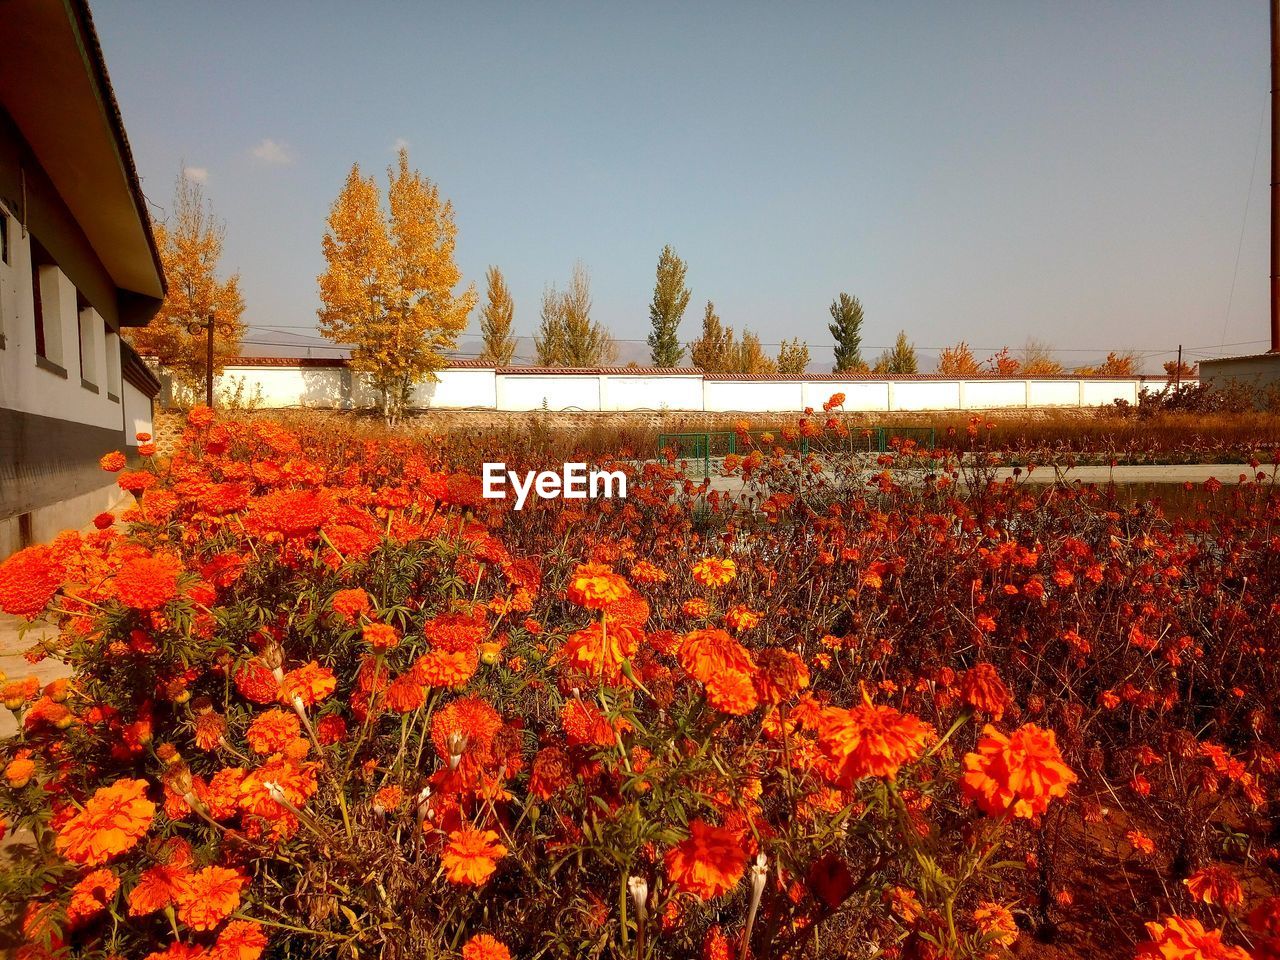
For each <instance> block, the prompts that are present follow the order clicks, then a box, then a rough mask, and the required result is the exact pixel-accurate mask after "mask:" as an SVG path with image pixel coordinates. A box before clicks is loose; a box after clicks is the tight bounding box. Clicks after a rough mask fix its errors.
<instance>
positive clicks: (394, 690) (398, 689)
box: [383, 669, 427, 713]
mask: <svg viewBox="0 0 1280 960" xmlns="http://www.w3.org/2000/svg"><path fill="white" fill-rule="evenodd" d="M383 696H384V698H385V701H386V704H387V709H389V710H394V711H395V712H396V713H413V711H415V710H417V709H418V708H419V707H420V706H422V705H423V704H424V703H426V702H427V685H426V682H425V681H424V680H423V679H422V677H421V676H420V675H419V674H418V672H417V671H416V670H413V669H410V670H406V671H405V672H404V673H402V674H401V675H400V676H398V677H396V678H395V679H394V680H392V681H391V683H389V684H388V685H387V689H386V692H385V693H384V694H383Z"/></svg>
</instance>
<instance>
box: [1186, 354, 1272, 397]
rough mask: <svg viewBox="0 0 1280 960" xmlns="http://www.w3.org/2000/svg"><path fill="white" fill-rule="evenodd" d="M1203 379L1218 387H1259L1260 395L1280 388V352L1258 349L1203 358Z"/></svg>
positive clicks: (1254, 388)
mask: <svg viewBox="0 0 1280 960" xmlns="http://www.w3.org/2000/svg"><path fill="white" fill-rule="evenodd" d="M1200 382H1201V383H1206V384H1208V385H1209V386H1211V387H1213V388H1214V389H1215V390H1222V389H1227V388H1229V387H1231V386H1232V385H1235V386H1237V387H1247V388H1248V389H1250V390H1253V391H1255V392H1256V393H1257V394H1258V395H1259V397H1260V398H1261V396H1262V395H1264V394H1266V393H1268V392H1280V353H1255V354H1252V355H1249V356H1243V357H1218V358H1217V359H1216V360H1201V361H1200Z"/></svg>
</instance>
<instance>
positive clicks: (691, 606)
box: [680, 597, 711, 618]
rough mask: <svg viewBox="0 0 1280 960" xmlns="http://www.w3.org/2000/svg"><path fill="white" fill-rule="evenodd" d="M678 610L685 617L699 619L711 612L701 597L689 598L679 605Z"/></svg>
mask: <svg viewBox="0 0 1280 960" xmlns="http://www.w3.org/2000/svg"><path fill="white" fill-rule="evenodd" d="M680 609H681V611H683V613H684V615H685V616H686V617H694V618H701V617H705V616H706V615H707V614H709V613H710V612H711V604H709V603H707V601H706V600H704V599H702V597H690V598H689V599H688V600H686V601H685V602H684V603H682V604H680Z"/></svg>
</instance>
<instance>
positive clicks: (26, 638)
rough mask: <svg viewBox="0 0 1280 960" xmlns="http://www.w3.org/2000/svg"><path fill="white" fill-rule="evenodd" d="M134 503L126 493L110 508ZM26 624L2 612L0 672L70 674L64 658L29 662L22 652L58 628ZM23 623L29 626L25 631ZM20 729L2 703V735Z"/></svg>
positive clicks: (47, 676) (12, 675)
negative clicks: (63, 660)
mask: <svg viewBox="0 0 1280 960" xmlns="http://www.w3.org/2000/svg"><path fill="white" fill-rule="evenodd" d="M132 505H133V497H132V496H130V495H129V494H127V493H126V494H124V495H122V496H121V497H120V499H119V500H117V501H116V503H115V506H113V507H112V508H111V512H112V513H114V514H115V515H116V516H117V517H118V516H120V514H122V513H124V511H125V510H127V509H128V508H129V507H130V506H132ZM92 529H93V527H92V525H90V526H87V527H85V528H84V529H83V530H82V531H81V532H83V533H88V532H89V531H91V530H92ZM26 624H27V621H25V620H23V619H21V618H20V617H14V616H10V615H9V614H7V613H0V672H3V673H4V674H5V675H7V676H8V678H9V680H21V679H22V678H23V677H29V676H31V675H32V674H35V675H36V676H37V677H39V678H40V683H41V684H46V683H48V682H49V681H50V680H56V679H58V678H59V677H65V676H69V675H70V673H71V669H70V668H69V667H68V666H67V665H66V664H65V663H63V662H62V661H61V660H56V659H54V658H53V657H48V658H46V659H44V660H41V661H40V662H39V663H36V664H32V663H28V662H27V660H26V658H25V657H24V656H23V654H24V653H25V652H26V651H28V650H30V649H31V648H32V647H34V646H35V645H36V643H38V642H39V641H40V640H41V639H42V638H43V637H47V636H56V634H57V628H56V627H54V626H53V625H52V624H48V623H44V622H42V621H36V622H35V623H34V624H31V625H30V626H26ZM24 626H26V630H25V631H24V630H23V627H24ZM0 685H2V684H0ZM17 730H18V725H17V723H16V722H15V721H14V719H13V714H12V713H10V712H9V711H8V710H6V709H4V707H2V706H0V739H3V738H5V737H10V736H13V734H15V733H16V732H17Z"/></svg>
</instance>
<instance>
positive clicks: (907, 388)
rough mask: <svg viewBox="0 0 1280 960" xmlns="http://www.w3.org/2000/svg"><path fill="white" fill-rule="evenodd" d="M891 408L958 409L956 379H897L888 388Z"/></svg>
mask: <svg viewBox="0 0 1280 960" xmlns="http://www.w3.org/2000/svg"><path fill="white" fill-rule="evenodd" d="M890 397H891V399H890V404H891V406H890V408H889V409H891V410H959V409H960V383H959V381H956V380H898V381H895V382H894V383H893V385H892V388H891V390H890Z"/></svg>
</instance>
